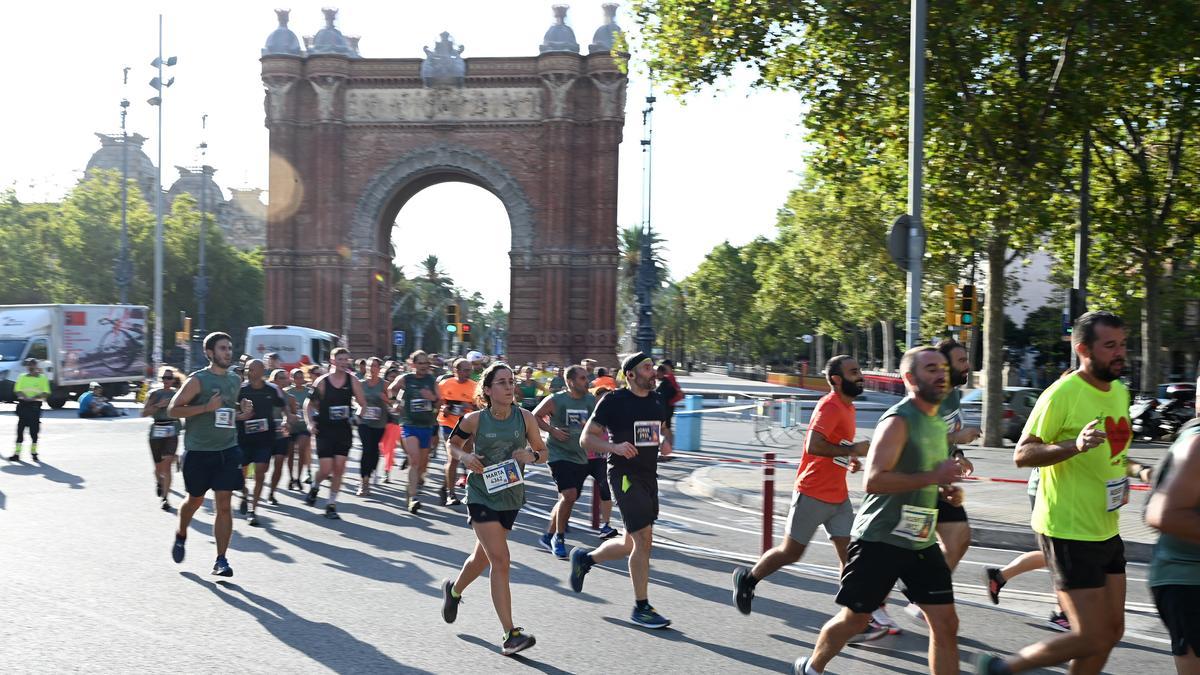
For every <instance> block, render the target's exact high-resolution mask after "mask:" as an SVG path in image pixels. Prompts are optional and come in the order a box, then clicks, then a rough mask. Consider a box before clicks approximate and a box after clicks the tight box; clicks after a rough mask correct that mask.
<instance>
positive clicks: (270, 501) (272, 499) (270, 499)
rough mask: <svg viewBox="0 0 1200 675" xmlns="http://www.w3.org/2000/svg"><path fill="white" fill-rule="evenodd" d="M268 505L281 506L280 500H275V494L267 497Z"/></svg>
mask: <svg viewBox="0 0 1200 675" xmlns="http://www.w3.org/2000/svg"><path fill="white" fill-rule="evenodd" d="M267 503H268V504H270V505H271V506H279V500H278V499H276V498H275V493H274V492H272V493H271V494H269V495H267Z"/></svg>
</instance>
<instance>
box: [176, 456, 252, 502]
mask: <svg viewBox="0 0 1200 675" xmlns="http://www.w3.org/2000/svg"><path fill="white" fill-rule="evenodd" d="M183 484H184V486H185V487H186V488H187V493H188V494H189V495H191V496H192V497H203V496H204V494H205V493H206V492H208V491H209V490H212V491H214V492H220V491H232V490H241V489H242V486H243V485H244V484H245V479H244V478H243V477H242V451H241V450H240V449H238V446H236V445H235V446H233V447H231V448H226V449H224V450H189V451H187V452H185V453H184V454H183Z"/></svg>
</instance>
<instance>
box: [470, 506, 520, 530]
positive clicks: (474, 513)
mask: <svg viewBox="0 0 1200 675" xmlns="http://www.w3.org/2000/svg"><path fill="white" fill-rule="evenodd" d="M520 511H521V510H520V509H513V510H511V511H497V510H495V509H493V508H490V507H487V506H485V505H483V504H471V503H467V523H468V524H470V523H500V526H501V527H503V528H504V529H506V530H512V529H513V523H515V522H517V514H518V513H520Z"/></svg>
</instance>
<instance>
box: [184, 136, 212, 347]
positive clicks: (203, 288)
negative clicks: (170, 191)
mask: <svg viewBox="0 0 1200 675" xmlns="http://www.w3.org/2000/svg"><path fill="white" fill-rule="evenodd" d="M207 127H208V115H201V116H200V131H201V134H202V135H203V133H204V130H205V129H206V128H207ZM207 159H208V141H207V140H205V139H204V138H203V137H202V138H201V140H200V178H201V181H200V241H199V246H198V248H199V251H200V264H199V269H198V270H197V274H196V281H195V284H194V286H195V290H196V329H197V331H199V332H200V334H201V335H203V334H204V332H205V331H207V330H208V326H207V321H208V307H207V305H208V267H207V264H206V261H205V256H204V253H205V251H204V247H205V245H206V243H207V241H208V177H209V176H210V175H211V174H212V167H210V166H209V165H208V162H207V161H206V160H207ZM188 339H189V340H190V339H191V336H188Z"/></svg>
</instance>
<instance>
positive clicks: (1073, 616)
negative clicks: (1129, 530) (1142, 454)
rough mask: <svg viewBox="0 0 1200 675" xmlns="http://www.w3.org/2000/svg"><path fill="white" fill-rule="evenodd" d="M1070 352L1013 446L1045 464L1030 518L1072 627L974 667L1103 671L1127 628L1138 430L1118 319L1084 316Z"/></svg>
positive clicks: (1016, 456) (1023, 461)
mask: <svg viewBox="0 0 1200 675" xmlns="http://www.w3.org/2000/svg"><path fill="white" fill-rule="evenodd" d="M1071 348H1072V349H1073V350H1074V351H1075V354H1076V355H1078V357H1079V364H1080V366H1079V370H1077V371H1075V372H1074V373H1072V374H1070V375H1068V376H1067V377H1063V378H1061V379H1059V380H1058V381H1057V382H1055V383H1054V384H1052V385H1050V387H1049V388H1048V389H1046V391H1045V392H1043V393H1042V395H1041V397H1039V398H1038V401H1037V404H1036V405H1034V408H1033V412H1031V413H1030V415H1029V420H1028V421H1027V422H1026V423H1025V430H1024V432H1023V433H1022V435H1021V440H1020V441H1018V442H1017V447H1016V449H1015V450H1014V451H1013V461H1014V462H1016V464H1017V466H1020V467H1038V473H1039V475H1040V481H1039V483H1038V494H1037V499H1036V501H1035V503H1034V509H1033V517H1032V518H1031V521H1030V524H1031V525H1032V526H1033V530H1034V532H1036V533H1037V535H1038V544H1039V545H1040V547H1041V549H1042V555H1043V556H1044V557H1045V560H1046V565H1047V567H1049V568H1050V577H1051V579H1053V580H1054V588H1055V590H1056V591H1057V595H1058V601H1059V604H1061V605H1062V608H1063V609H1064V610H1065V611H1066V613H1067V618H1068V619H1069V620H1070V622H1071V630H1070V632H1068V633H1064V634H1062V635H1058V636H1055V637H1053V638H1050V639H1048V640H1043V641H1042V642H1039V643H1037V644H1034V645H1030V646H1029V647H1026V648H1024V649H1022V650H1021V651H1020V652H1018V653H1017V654H1016V655H1014V656H1011V657H1009V658H1008V659H1000V658H999V657H996V656H993V655H991V654H981V655H980V656H979V658H978V660H977V661H976V672H977V673H985V674H988V675H995V674H1001V675H1004V674H1007V673H1019V672H1024V671H1027V670H1032V669H1034V668H1044V667H1048V666H1054V665H1057V664H1061V663H1064V662H1067V661H1070V662H1071V665H1070V671H1071V672H1072V673H1099V672H1100V671H1101V670H1102V669H1103V668H1104V664H1105V663H1106V662H1107V661H1108V655H1109V653H1111V652H1112V649H1113V647H1115V646H1116V645H1117V643H1118V642H1120V640H1121V636H1122V635H1124V633H1125V543H1124V542H1123V541H1122V540H1121V535H1120V529H1119V519H1118V516H1119V513H1120V509H1121V507H1122V506H1124V505H1125V504H1127V503H1128V502H1129V475H1130V473H1131V469H1135V468H1140V467H1138V466H1137V465H1131V464H1129V462H1128V461H1127V454H1128V451H1129V442H1130V440H1131V439H1132V430H1131V429H1130V423H1129V391H1128V390H1127V389H1126V388H1125V385H1124V384H1122V383H1121V380H1120V379H1119V378H1120V377H1121V373H1122V372H1123V371H1124V369H1125V354H1126V331H1125V322H1124V321H1122V320H1121V318H1120V317H1118V316H1117V315H1115V314H1113V313H1111V312H1104V311H1094V312H1087V313H1085V314H1083V315H1082V316H1080V317H1079V318H1078V319H1077V320H1076V321H1075V326H1074V329H1073V330H1072V333H1071Z"/></svg>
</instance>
